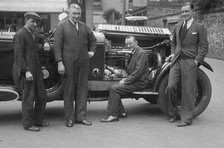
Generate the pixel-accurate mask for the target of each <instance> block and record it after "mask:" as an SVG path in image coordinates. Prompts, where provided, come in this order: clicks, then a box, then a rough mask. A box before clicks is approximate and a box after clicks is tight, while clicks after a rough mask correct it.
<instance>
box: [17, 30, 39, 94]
mask: <svg viewBox="0 0 224 148" xmlns="http://www.w3.org/2000/svg"><path fill="white" fill-rule="evenodd" d="M37 38H38V36H35V34H34V37H33V36H32V35H31V33H30V32H29V31H28V30H27V29H26V28H24V27H23V28H22V29H20V30H19V31H18V32H17V33H16V35H15V36H14V38H13V42H14V64H13V79H14V81H15V84H16V86H17V88H18V89H19V90H20V89H21V88H20V86H21V85H20V84H21V82H20V81H21V78H22V77H24V76H25V73H26V72H27V71H30V72H31V73H32V75H33V77H34V78H35V79H36V77H42V72H41V66H40V60H39V55H38V43H37Z"/></svg>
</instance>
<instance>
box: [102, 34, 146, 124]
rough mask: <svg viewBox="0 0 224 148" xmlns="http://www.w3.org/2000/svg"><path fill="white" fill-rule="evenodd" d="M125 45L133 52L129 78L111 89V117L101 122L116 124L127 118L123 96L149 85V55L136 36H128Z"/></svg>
mask: <svg viewBox="0 0 224 148" xmlns="http://www.w3.org/2000/svg"><path fill="white" fill-rule="evenodd" d="M125 44H126V47H127V48H128V49H130V50H131V51H132V56H131V58H130V59H129V62H128V65H127V69H126V71H127V74H128V76H127V77H126V78H124V79H122V80H120V81H119V83H118V84H114V85H112V86H111V87H110V90H109V97H108V107H107V109H108V111H109V116H108V117H106V118H102V119H101V120H100V121H101V122H114V121H118V120H119V118H126V117H127V113H126V112H125V109H124V106H123V104H122V102H121V95H125V94H128V93H132V92H134V91H137V90H141V89H143V88H145V87H146V86H147V85H148V84H149V81H150V80H149V70H147V69H148V68H149V62H148V55H147V54H146V53H145V51H144V50H142V49H141V48H140V47H139V46H138V42H137V40H136V38H135V37H134V36H128V37H127V38H126V39H125Z"/></svg>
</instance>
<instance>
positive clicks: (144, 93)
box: [133, 91, 158, 95]
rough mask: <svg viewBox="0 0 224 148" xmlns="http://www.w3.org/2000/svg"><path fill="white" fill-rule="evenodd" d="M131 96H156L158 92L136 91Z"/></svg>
mask: <svg viewBox="0 0 224 148" xmlns="http://www.w3.org/2000/svg"><path fill="white" fill-rule="evenodd" d="M133 94H136V95H158V92H152V91H136V92H133Z"/></svg>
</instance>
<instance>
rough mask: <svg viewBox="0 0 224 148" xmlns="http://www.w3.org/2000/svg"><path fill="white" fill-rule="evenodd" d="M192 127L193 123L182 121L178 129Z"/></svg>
mask: <svg viewBox="0 0 224 148" xmlns="http://www.w3.org/2000/svg"><path fill="white" fill-rule="evenodd" d="M190 125H191V123H188V122H183V121H181V122H180V123H178V124H177V127H184V126H190Z"/></svg>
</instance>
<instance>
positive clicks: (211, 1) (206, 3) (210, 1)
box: [192, 0, 224, 12]
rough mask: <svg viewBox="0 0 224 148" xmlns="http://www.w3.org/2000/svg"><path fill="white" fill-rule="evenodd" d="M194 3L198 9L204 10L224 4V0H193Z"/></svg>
mask: <svg viewBox="0 0 224 148" xmlns="http://www.w3.org/2000/svg"><path fill="white" fill-rule="evenodd" d="M192 3H194V4H195V5H196V6H197V9H198V10H200V11H202V12H205V11H209V10H210V9H212V8H217V7H221V6H223V5H224V2H223V0H192Z"/></svg>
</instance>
